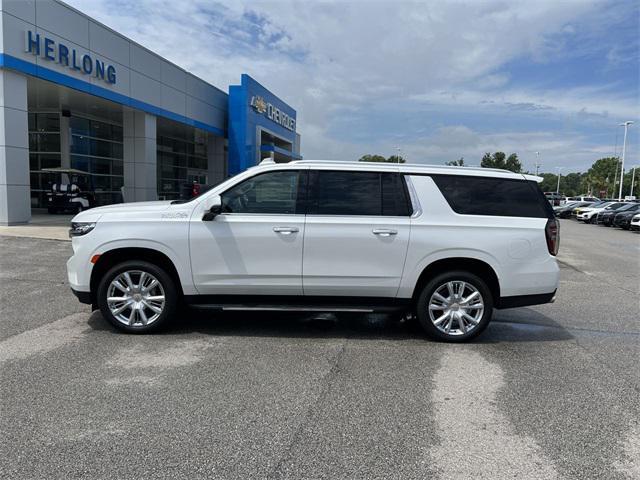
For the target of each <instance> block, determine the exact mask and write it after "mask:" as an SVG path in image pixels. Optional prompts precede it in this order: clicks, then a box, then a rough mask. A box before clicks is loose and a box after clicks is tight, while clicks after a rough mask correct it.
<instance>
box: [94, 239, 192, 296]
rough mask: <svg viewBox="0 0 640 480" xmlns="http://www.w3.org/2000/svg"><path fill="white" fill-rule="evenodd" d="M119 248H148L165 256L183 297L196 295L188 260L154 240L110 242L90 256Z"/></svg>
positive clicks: (96, 249) (103, 244)
mask: <svg viewBox="0 0 640 480" xmlns="http://www.w3.org/2000/svg"><path fill="white" fill-rule="evenodd" d="M119 248H148V249H149V250H156V251H158V252H160V253H162V254H164V255H166V256H167V257H168V258H169V260H171V263H173V266H174V267H175V269H176V271H177V272H178V276H179V277H180V283H181V284H182V290H183V291H184V293H185V295H192V294H196V293H198V292H197V291H196V290H195V288H194V286H193V281H192V276H191V267H190V265H191V263H190V262H189V259H182V258H180V255H178V253H177V252H175V251H174V250H173V249H172V248H170V247H168V246H167V245H165V244H164V243H160V242H158V241H155V240H149V239H145V238H128V239H126V240H111V241H108V242H105V243H102V244H100V245H99V246H98V247H96V248H95V249H94V250H93V252H92V253H91V255H92V256H93V255H101V254H104V253H106V252H108V251H110V250H116V249H119Z"/></svg>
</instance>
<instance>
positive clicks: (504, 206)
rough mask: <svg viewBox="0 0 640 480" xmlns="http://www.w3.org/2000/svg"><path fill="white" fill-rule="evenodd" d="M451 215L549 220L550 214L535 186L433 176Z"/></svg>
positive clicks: (486, 179)
mask: <svg viewBox="0 0 640 480" xmlns="http://www.w3.org/2000/svg"><path fill="white" fill-rule="evenodd" d="M432 178H433V180H434V182H435V183H436V185H437V186H438V188H439V189H440V191H441V192H442V194H443V195H444V198H445V199H446V200H447V202H448V203H449V205H450V206H451V208H452V209H453V211H454V212H456V213H459V214H462V215H493V216H504V217H539V218H548V217H550V216H551V215H553V210H552V208H551V206H550V205H549V202H548V201H546V199H545V196H544V194H543V193H542V191H541V190H540V188H539V187H538V185H537V183H536V182H532V181H528V180H515V179H506V178H493V177H478V176H464V175H433V176H432Z"/></svg>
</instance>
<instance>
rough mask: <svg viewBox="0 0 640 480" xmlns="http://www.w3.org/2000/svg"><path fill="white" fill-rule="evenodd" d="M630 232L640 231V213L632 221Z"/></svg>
mask: <svg viewBox="0 0 640 480" xmlns="http://www.w3.org/2000/svg"><path fill="white" fill-rule="evenodd" d="M629 230H640V213H639V214H638V215H634V216H633V218H632V219H631V225H630V227H629Z"/></svg>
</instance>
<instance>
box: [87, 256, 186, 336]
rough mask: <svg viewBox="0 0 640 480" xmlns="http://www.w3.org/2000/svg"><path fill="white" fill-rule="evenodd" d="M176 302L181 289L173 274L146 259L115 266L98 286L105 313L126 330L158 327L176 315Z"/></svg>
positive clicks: (134, 331)
mask: <svg viewBox="0 0 640 480" xmlns="http://www.w3.org/2000/svg"><path fill="white" fill-rule="evenodd" d="M177 304H178V290H177V288H176V285H175V282H174V281H173V279H172V278H171V276H170V275H169V274H167V273H166V272H165V271H164V270H163V269H161V268H159V267H157V266H156V265H154V264H152V263H149V262H145V261H138V260H130V261H126V262H123V263H120V264H118V265H116V266H114V267H113V268H111V269H110V270H109V271H108V272H107V273H106V275H105V276H104V277H103V278H102V280H101V281H100V285H99V287H98V306H99V307H100V311H101V312H102V316H103V317H104V318H106V319H107V320H108V321H109V322H110V323H111V324H112V325H113V326H114V327H116V328H118V329H119V330H122V331H124V332H129V333H149V332H152V331H155V330H158V329H159V328H161V327H162V326H163V325H165V324H166V323H167V322H169V321H170V320H171V318H172V317H173V316H174V314H175V311H176V307H177Z"/></svg>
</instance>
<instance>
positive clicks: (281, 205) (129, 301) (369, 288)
mask: <svg viewBox="0 0 640 480" xmlns="http://www.w3.org/2000/svg"><path fill="white" fill-rule="evenodd" d="M538 178H539V177H534V176H530V175H523V174H517V173H513V172H508V171H505V170H495V169H486V168H471V167H459V168H453V167H436V166H426V165H408V164H404V165H397V164H396V165H394V164H386V165H383V164H372V163H369V164H366V163H362V162H328V161H315V162H314V161H297V162H290V163H286V164H275V163H273V162H270V163H264V162H263V164H261V165H259V166H255V167H252V168H249V169H248V170H246V171H244V172H242V173H240V174H238V175H236V176H235V177H232V178H230V179H228V180H226V181H225V182H223V183H222V184H220V185H218V186H216V187H214V188H212V189H211V190H210V191H208V192H206V193H204V194H201V195H199V196H198V197H196V198H194V199H193V200H191V201H188V202H169V201H167V202H142V203H131V204H123V205H110V206H108V207H101V208H96V209H93V210H88V211H87V212H84V213H82V214H80V215H76V216H75V217H74V218H73V219H72V223H71V230H70V231H69V235H70V236H71V238H72V247H73V256H72V257H71V258H70V259H69V261H68V262H67V271H68V279H69V283H70V285H71V288H72V290H73V291H74V292H75V294H76V296H77V297H78V299H79V300H80V301H82V302H85V303H88V304H91V305H93V306H95V307H96V308H100V310H101V312H102V315H103V317H104V318H105V319H106V320H108V321H109V322H111V323H112V324H113V325H114V326H115V327H117V328H119V329H121V330H123V331H126V332H131V333H144V332H150V331H153V330H155V329H156V328H158V327H160V326H162V325H163V324H165V323H167V322H168V321H169V320H171V319H172V317H176V310H177V308H178V305H180V304H181V303H182V302H184V303H186V304H190V305H196V306H198V307H199V308H209V309H215V310H257V311H259V310H285V311H291V310H298V311H327V312H344V311H347V312H373V311H397V312H405V311H409V310H411V311H414V312H415V313H416V316H417V319H418V321H419V322H420V324H421V325H422V327H423V328H424V330H425V331H426V332H427V333H428V334H429V335H430V336H432V337H435V338H437V339H441V340H447V341H451V342H462V341H465V340H469V339H471V338H473V337H475V336H476V335H478V334H479V333H480V332H482V331H483V330H484V328H485V327H486V326H487V324H488V323H489V321H490V320H491V316H492V314H493V309H494V308H511V307H517V306H525V305H535V304H541V303H548V302H552V301H553V299H554V297H555V293H556V289H557V288H558V281H559V273H560V270H559V268H558V264H557V262H556V258H555V256H556V255H557V253H558V248H559V242H560V226H559V222H558V220H557V219H556V218H554V216H553V211H552V209H551V207H550V206H549V203H548V202H547V201H546V200H545V198H544V195H543V194H542V191H541V190H540V188H539V187H538V184H537V183H536V181H537V180H538ZM303 244H304V248H303Z"/></svg>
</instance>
